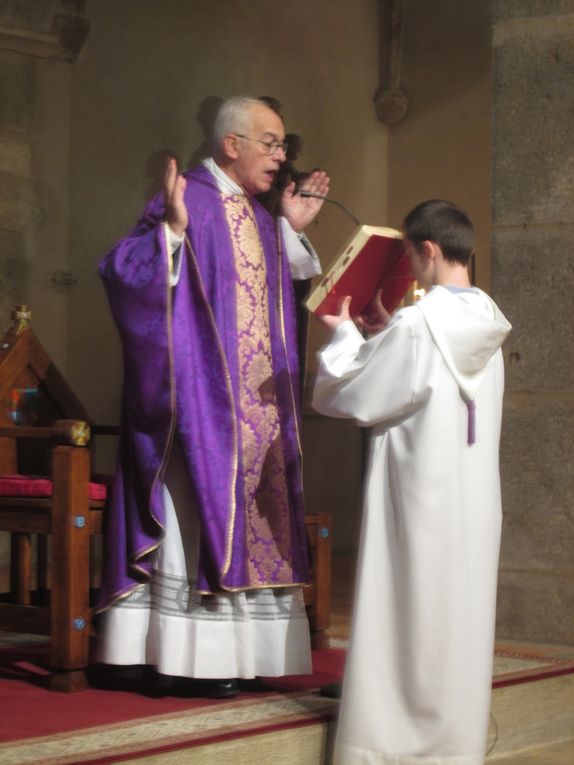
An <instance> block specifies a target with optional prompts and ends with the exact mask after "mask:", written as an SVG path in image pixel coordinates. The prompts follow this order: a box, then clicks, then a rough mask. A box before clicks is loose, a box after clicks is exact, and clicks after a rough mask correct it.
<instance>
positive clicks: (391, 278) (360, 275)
mask: <svg viewBox="0 0 574 765" xmlns="http://www.w3.org/2000/svg"><path fill="white" fill-rule="evenodd" d="M413 282H414V277H413V275H412V272H411V266H410V263H409V259H408V257H407V256H406V254H405V251H404V247H403V241H402V236H401V232H400V231H396V230H395V229H394V228H384V227H381V226H360V227H359V228H358V229H357V230H356V231H355V233H354V234H353V236H352V237H351V238H350V239H349V241H348V242H347V243H346V245H345V246H344V247H343V249H342V250H341V252H340V253H339V254H338V255H337V257H336V258H335V259H334V260H333V262H332V263H331V265H330V266H329V268H328V269H327V272H326V273H325V275H324V276H323V277H322V279H321V281H320V282H319V283H318V284H317V285H316V287H315V288H314V289H313V291H312V292H311V294H310V295H309V297H308V298H307V300H306V302H305V305H306V307H307V308H308V310H309V311H311V312H312V313H314V314H316V315H317V316H322V315H324V314H336V313H338V310H339V303H340V300H341V298H342V297H345V296H346V295H350V296H351V298H352V300H351V307H350V312H351V316H353V317H355V316H358V315H359V314H360V313H362V312H363V311H364V309H365V308H366V306H367V305H368V303H369V302H370V300H371V299H372V298H373V296H374V294H375V292H376V291H377V290H378V289H379V288H382V290H383V292H382V295H381V297H382V301H383V305H384V306H385V308H386V309H387V311H388V312H389V313H392V312H393V311H394V310H395V309H396V308H397V306H398V305H399V303H400V302H401V300H402V299H403V298H404V296H405V295H406V294H407V292H408V290H409V288H410V287H411V285H412V284H413Z"/></svg>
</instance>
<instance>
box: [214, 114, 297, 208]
mask: <svg viewBox="0 0 574 765" xmlns="http://www.w3.org/2000/svg"><path fill="white" fill-rule="evenodd" d="M249 117H250V119H249V123H248V127H247V129H245V131H244V132H242V133H241V134H238V133H236V134H234V139H235V140H234V143H233V150H234V158H233V161H232V163H231V164H230V165H229V166H228V167H227V168H226V170H227V172H228V173H229V175H230V176H231V177H232V178H233V179H234V180H235V181H237V183H239V185H240V186H242V187H243V188H244V189H245V191H246V192H247V193H248V194H261V193H263V192H266V191H269V189H270V188H271V186H272V185H273V181H274V180H275V176H276V174H277V171H278V170H279V166H280V165H281V163H282V162H285V159H286V157H285V151H284V147H283V142H284V141H285V128H284V126H283V121H282V119H281V118H280V117H279V115H277V114H275V112H274V111H273V110H272V109H269V108H268V107H267V106H265V105H263V104H261V106H259V104H255V105H253V106H251V107H250V109H249Z"/></svg>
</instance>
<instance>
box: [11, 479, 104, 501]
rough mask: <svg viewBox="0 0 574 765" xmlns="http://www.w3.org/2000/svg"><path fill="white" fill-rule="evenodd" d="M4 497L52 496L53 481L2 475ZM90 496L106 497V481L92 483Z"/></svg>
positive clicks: (93, 498) (89, 491)
mask: <svg viewBox="0 0 574 765" xmlns="http://www.w3.org/2000/svg"><path fill="white" fill-rule="evenodd" d="M0 496H2V497H51V496H52V481H50V479H49V478H30V477H29V476H27V475H2V476H0ZM88 496H89V498H90V499H91V500H93V501H96V500H101V499H106V497H107V496H108V487H107V486H106V484H105V483H90V484H89V488H88Z"/></svg>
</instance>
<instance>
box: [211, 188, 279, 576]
mask: <svg viewBox="0 0 574 765" xmlns="http://www.w3.org/2000/svg"><path fill="white" fill-rule="evenodd" d="M223 203H224V207H225V213H226V218H227V223H228V225H229V230H230V233H231V241H232V245H233V252H234V257H235V270H236V275H237V277H236V290H235V293H236V300H237V336H238V361H239V411H238V419H239V427H240V431H241V444H242V447H241V466H242V473H243V477H244V498H245V513H246V527H245V532H246V545H247V557H248V570H249V579H250V583H251V585H254V586H257V585H259V586H261V585H265V584H275V585H277V584H291V583H292V582H293V571H292V568H291V562H290V560H291V555H290V550H291V526H290V519H289V502H288V495H287V482H286V476H285V466H284V460H283V450H282V444H281V430H280V422H279V413H278V409H277V394H276V388H275V380H274V377H273V359H272V351H271V337H270V330H269V304H268V296H267V288H266V283H267V268H266V263H265V255H264V252H263V247H262V244H261V240H260V238H259V232H258V229H257V224H256V221H255V217H254V215H253V210H252V209H251V206H250V204H249V202H248V200H247V199H246V197H244V196H239V195H232V196H225V197H224V198H223Z"/></svg>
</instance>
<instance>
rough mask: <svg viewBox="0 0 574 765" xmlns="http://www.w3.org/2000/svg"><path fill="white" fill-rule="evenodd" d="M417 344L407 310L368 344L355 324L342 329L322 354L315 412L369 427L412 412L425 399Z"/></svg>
mask: <svg viewBox="0 0 574 765" xmlns="http://www.w3.org/2000/svg"><path fill="white" fill-rule="evenodd" d="M411 315H412V314H411ZM417 345H418V343H417V338H416V332H415V327H414V325H413V322H412V321H411V320H410V316H409V314H407V313H406V311H400V312H399V313H397V314H396V315H395V317H394V318H393V320H392V321H391V323H390V324H389V325H388V327H387V328H386V329H384V330H383V331H382V332H379V333H378V334H377V335H374V336H373V337H371V338H370V339H369V340H364V339H363V337H362V336H361V333H360V332H359V331H358V329H357V328H356V327H355V325H354V324H353V322H352V321H347V322H344V323H343V324H340V325H339V327H338V328H337V330H336V331H335V333H334V334H333V337H332V338H331V342H330V343H329V344H328V345H327V346H325V347H324V348H323V349H321V351H319V353H318V355H317V357H318V360H319V368H318V372H317V378H316V381H315V387H314V390H313V401H312V404H313V407H314V408H315V409H316V410H317V411H318V412H320V413H321V414H325V415H328V416H330V417H344V418H352V419H355V420H356V421H357V422H358V423H359V425H364V426H371V425H375V424H376V423H383V422H385V421H386V420H391V419H393V418H395V417H399V416H402V415H405V414H407V413H409V412H411V411H412V410H414V409H415V408H417V407H418V405H419V403H420V401H421V400H422V397H423V396H424V390H420V389H417Z"/></svg>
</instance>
